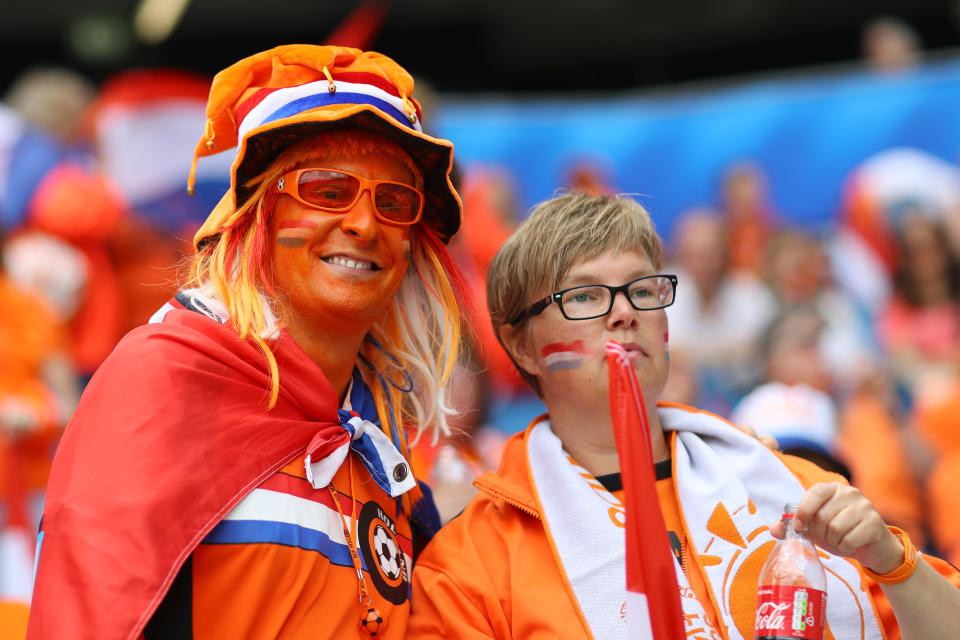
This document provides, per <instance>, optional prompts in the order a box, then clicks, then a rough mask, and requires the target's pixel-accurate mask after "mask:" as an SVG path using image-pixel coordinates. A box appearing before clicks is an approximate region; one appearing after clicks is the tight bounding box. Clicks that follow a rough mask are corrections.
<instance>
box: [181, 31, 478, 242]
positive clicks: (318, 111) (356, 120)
mask: <svg viewBox="0 0 960 640" xmlns="http://www.w3.org/2000/svg"><path fill="white" fill-rule="evenodd" d="M412 92H413V78H412V77H411V76H410V74H409V73H407V72H406V71H405V70H404V69H403V67H401V66H400V65H398V64H397V63H396V62H394V61H393V60H391V59H390V58H388V57H387V56H384V55H382V54H379V53H374V52H372V51H361V50H360V49H354V48H350V47H336V46H318V45H304V44H294V45H284V46H280V47H276V48H273V49H270V50H268V51H262V52H260V53H257V54H255V55H252V56H250V57H248V58H244V59H243V60H240V61H239V62H236V63H234V64H233V65H231V66H229V67H227V68H226V69H224V70H223V71H221V72H220V73H218V74H217V75H216V76H214V78H213V84H212V85H211V87H210V98H209V100H208V101H207V124H206V127H205V130H204V133H203V137H201V138H200V141H199V142H198V143H197V146H196V149H195V151H194V161H193V167H194V169H195V168H196V163H197V159H198V158H200V157H201V156H209V155H213V154H215V153H220V152H221V151H225V150H227V149H231V148H233V147H237V157H236V159H235V160H234V161H233V166H232V167H231V171H230V191H229V192H227V194H226V195H225V196H224V198H223V199H222V200H221V201H220V203H219V204H218V205H217V206H216V207H214V209H213V211H212V212H211V213H210V215H209V216H208V217H207V220H206V222H204V224H203V226H202V227H201V228H200V230H199V231H198V232H197V234H196V236H194V246H196V247H199V246H200V245H201V244H202V243H203V242H204V241H205V240H207V239H210V238H213V237H214V236H216V235H217V234H219V233H220V232H221V231H222V230H223V229H224V225H226V224H229V222H228V220H229V219H230V217H231V214H232V213H233V212H234V211H235V210H236V209H237V207H238V206H239V205H241V204H243V203H244V202H245V201H246V199H247V198H248V197H249V196H250V191H251V190H250V189H249V188H248V187H247V182H248V181H249V180H250V179H251V178H253V177H254V176H256V175H258V174H260V173H261V172H262V171H264V170H265V169H266V168H267V167H268V166H269V165H270V163H271V162H272V161H273V160H274V159H275V158H276V157H277V156H278V155H279V154H280V153H282V151H283V149H284V148H285V147H287V146H288V145H289V144H291V143H292V142H295V141H296V140H298V139H301V138H303V137H304V136H308V135H311V134H314V133H318V132H320V131H323V130H324V129H328V128H339V127H357V128H360V129H366V130H369V131H373V132H374V133H378V134H380V135H382V136H385V137H387V138H389V139H391V140H394V141H395V142H397V143H398V144H399V145H400V146H401V147H402V148H403V149H404V150H405V151H406V152H407V153H408V154H410V157H411V158H412V159H413V161H414V163H415V164H416V165H417V167H419V169H420V171H421V173H422V174H423V183H424V187H423V188H424V195H425V196H426V204H425V206H424V221H425V222H426V223H427V224H428V225H430V227H432V228H433V229H434V230H436V231H437V233H438V234H439V235H440V237H441V238H443V239H444V241H447V240H449V239H450V238H451V237H452V236H453V234H454V233H456V232H457V229H459V227H460V219H461V215H462V205H461V203H460V197H459V196H458V195H457V192H456V190H455V189H454V188H453V184H452V182H451V181H450V172H451V170H452V168H453V144H452V143H451V142H450V141H448V140H443V139H441V138H434V137H431V136H429V135H427V134H425V133H424V132H423V129H422V128H421V126H420V105H419V104H418V103H417V102H416V101H415V100H414V99H413V98H412V97H411V93H412ZM194 169H192V170H191V172H190V178H189V181H188V185H187V190H188V191H191V192H192V189H193V180H194Z"/></svg>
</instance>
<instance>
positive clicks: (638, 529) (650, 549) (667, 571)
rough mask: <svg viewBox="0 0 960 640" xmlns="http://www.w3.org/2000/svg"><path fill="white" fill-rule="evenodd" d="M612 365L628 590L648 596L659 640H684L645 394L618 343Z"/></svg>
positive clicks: (610, 349)
mask: <svg viewBox="0 0 960 640" xmlns="http://www.w3.org/2000/svg"><path fill="white" fill-rule="evenodd" d="M607 365H608V368H609V375H610V414H611V419H612V421H613V433H614V436H615V438H616V441H617V454H618V456H619V458H620V476H621V479H622V480H623V493H624V500H623V503H624V509H625V510H626V517H627V531H626V536H627V590H628V591H632V592H634V593H642V594H644V595H646V597H647V603H648V605H649V611H650V627H651V629H652V630H653V637H654V640H683V639H684V638H685V637H686V633H685V631H684V624H683V608H682V606H681V604H680V591H679V587H678V585H677V574H676V571H675V569H674V564H673V563H674V559H673V553H672V552H671V551H670V542H669V540H668V539H667V526H666V523H665V522H664V520H663V513H662V512H661V511H660V499H659V498H658V497H657V488H656V477H655V474H654V470H653V449H652V448H651V443H650V424H649V422H648V421H647V410H646V405H645V404H644V402H643V392H642V391H641V389H640V384H639V382H637V374H636V372H635V371H634V370H633V365H632V364H631V362H630V359H629V358H628V357H627V353H626V351H625V350H624V349H623V347H621V346H620V345H619V344H617V343H616V342H612V341H611V342H608V343H607ZM630 615H631V612H629V611H628V612H627V616H630Z"/></svg>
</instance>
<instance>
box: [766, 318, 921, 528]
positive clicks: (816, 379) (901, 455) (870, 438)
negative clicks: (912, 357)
mask: <svg viewBox="0 0 960 640" xmlns="http://www.w3.org/2000/svg"><path fill="white" fill-rule="evenodd" d="M826 327H827V322H826V321H825V319H824V318H823V316H822V315H821V314H820V312H819V311H818V310H817V309H816V308H815V307H814V306H811V305H804V306H798V307H793V308H790V309H788V310H786V311H784V312H782V313H781V314H780V315H778V316H777V317H776V318H775V319H774V320H773V321H772V322H771V324H770V326H769V327H768V328H767V330H766V332H765V334H764V339H763V341H762V345H763V349H762V354H763V363H764V373H765V379H766V380H767V381H768V382H771V383H780V384H783V385H787V386H790V387H794V386H799V385H802V386H806V387H809V388H810V389H813V390H816V391H819V392H823V393H826V394H828V395H829V396H830V397H831V398H832V400H833V402H834V403H836V407H837V415H838V417H837V421H838V424H839V429H838V433H837V436H836V440H835V442H834V443H833V444H832V446H831V447H828V448H827V449H828V451H829V452H830V453H831V455H832V456H835V457H836V459H837V461H839V462H840V463H842V464H843V465H845V466H846V467H847V469H849V473H850V476H851V477H852V480H853V484H854V485H856V486H857V488H859V489H860V490H861V491H863V493H864V494H865V495H866V496H867V497H868V498H870V500H871V501H872V502H873V503H874V505H875V506H876V508H877V511H879V512H880V514H881V515H882V516H883V517H884V519H885V520H886V521H887V522H890V523H892V524H896V525H897V526H899V527H901V528H903V529H904V530H906V531H908V532H909V533H910V536H911V537H913V538H914V539H915V540H917V541H919V542H918V544H920V545H923V544H924V542H925V540H926V535H925V528H924V525H923V508H922V503H921V498H920V492H919V487H918V482H917V478H916V476H915V474H914V471H913V466H912V463H911V455H910V453H909V449H910V447H911V437H910V434H909V433H906V432H905V431H904V430H903V429H902V428H901V427H900V426H899V424H898V421H897V415H898V414H896V413H895V412H894V408H893V407H892V406H891V402H890V394H889V392H888V388H889V381H887V380H885V379H884V376H883V373H882V371H877V372H875V376H874V377H873V378H871V379H869V380H868V379H863V380H861V382H860V385H859V386H858V387H857V388H856V389H855V390H853V391H852V392H850V393H847V394H844V395H838V394H837V393H836V385H835V384H834V379H833V375H832V370H831V367H830V366H829V361H828V358H827V357H826V353H825V349H824V346H825V344H826V343H825V341H824V340H823V333H824V330H825V329H826ZM812 395H814V394H810V393H807V396H812ZM800 397H803V396H802V394H800V393H798V394H797V396H796V397H795V398H794V399H795V400H796V399H797V398H800ZM808 411H812V409H808ZM783 419H784V420H786V419H787V418H785V417H784V418H783ZM749 426H752V427H753V428H754V429H756V430H757V431H758V432H759V433H764V430H763V428H762V426H761V425H758V424H750V425H749ZM818 428H820V429H822V428H823V426H822V425H821V426H820V427H818ZM824 462H825V463H828V464H829V463H830V461H828V460H825V461H824Z"/></svg>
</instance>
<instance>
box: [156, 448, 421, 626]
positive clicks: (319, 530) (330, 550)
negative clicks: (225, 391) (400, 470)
mask: <svg viewBox="0 0 960 640" xmlns="http://www.w3.org/2000/svg"><path fill="white" fill-rule="evenodd" d="M351 455H355V454H351ZM351 471H352V473H353V474H354V476H355V477H354V479H353V483H352V484H353V490H354V491H355V495H353V496H351V495H350V487H351V478H350V474H351ZM333 485H334V486H335V487H336V490H337V493H338V501H339V503H340V504H339V506H340V509H342V511H343V516H344V520H345V521H346V524H347V526H348V527H350V529H351V533H350V535H351V538H352V540H353V542H354V544H356V545H357V546H358V551H359V556H360V562H361V566H362V570H363V576H364V581H365V583H366V588H367V592H368V594H369V596H370V598H371V599H372V601H373V606H374V607H376V608H377V609H378V610H379V611H380V613H381V614H383V617H384V618H385V619H386V626H385V630H384V632H383V634H382V635H378V636H377V637H382V638H403V637H404V634H405V630H406V626H407V617H408V614H409V601H408V596H409V580H410V570H411V565H412V556H413V544H412V542H411V531H410V524H409V521H408V520H407V518H406V516H404V515H403V514H400V513H398V512H397V503H396V501H395V500H394V499H392V498H390V497H389V496H388V495H387V494H386V493H385V492H384V491H383V490H382V489H380V488H379V487H378V486H377V485H376V483H374V482H372V481H370V479H369V477H368V475H367V472H366V470H365V469H364V468H363V466H362V465H361V464H360V463H359V461H356V462H355V463H350V464H344V465H342V466H341V468H340V470H339V471H338V472H337V474H336V475H335V476H334V480H333ZM354 507H355V508H354ZM355 520H356V522H354V521H355ZM185 572H189V574H190V577H189V580H187V577H186V575H185ZM358 593H359V581H358V579H357V574H356V571H355V570H354V566H353V561H352V559H351V555H350V547H349V546H348V543H347V540H346V538H345V536H344V531H343V522H342V521H341V517H340V512H339V511H338V509H337V503H336V502H335V501H334V498H333V494H332V493H331V491H330V490H329V489H327V488H324V489H314V488H313V487H312V486H311V485H310V483H309V482H308V481H307V479H306V474H305V471H304V459H303V456H301V457H299V458H297V459H296V460H294V461H293V462H291V463H289V464H288V465H286V466H285V467H284V468H283V469H281V470H280V471H279V472H278V473H276V474H275V475H273V476H271V477H270V478H268V479H267V480H266V481H265V482H264V483H263V484H261V485H260V486H259V487H257V488H256V489H254V490H253V491H252V492H251V493H250V494H249V495H247V496H246V497H245V498H244V499H243V500H241V501H240V503H239V504H237V506H236V507H234V508H233V510H231V511H230V512H229V513H228V514H227V515H226V516H225V517H224V518H223V520H221V521H220V522H219V523H218V524H217V526H216V527H215V528H214V529H213V530H212V531H211V532H210V533H209V534H208V535H207V537H206V538H205V539H204V541H203V542H202V543H201V544H200V546H198V547H197V549H196V550H195V551H194V552H193V556H192V560H191V562H188V563H187V564H186V565H185V569H184V570H182V572H181V576H180V577H179V578H178V579H177V582H176V583H175V585H174V587H173V588H172V589H171V592H170V593H169V594H168V596H167V599H166V600H165V602H164V604H162V605H161V606H160V608H159V609H158V610H157V612H156V614H155V615H154V619H153V620H152V621H151V623H150V624H149V625H148V626H147V628H146V630H145V633H144V635H145V637H146V638H147V640H149V639H150V638H151V637H153V636H156V637H167V636H168V635H169V633H170V632H172V631H173V630H182V631H180V633H181V634H183V635H185V634H186V633H190V634H191V635H189V636H186V637H192V638H196V639H202V638H241V637H243V638H264V639H266V638H288V639H294V638H310V639H311V640H312V639H316V638H354V637H355V638H369V637H370V636H369V634H367V633H366V632H365V631H364V630H362V629H361V628H360V625H359V622H360V617H361V614H362V613H363V611H365V610H366V608H363V609H361V605H360V600H359V597H358ZM178 637H179V636H178Z"/></svg>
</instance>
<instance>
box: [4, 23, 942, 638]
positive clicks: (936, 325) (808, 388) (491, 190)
mask: <svg viewBox="0 0 960 640" xmlns="http://www.w3.org/2000/svg"><path fill="white" fill-rule="evenodd" d="M894 26H896V25H893V26H891V25H889V24H888V25H886V28H888V29H893V28H894ZM878 28H879V27H878ZM901 35H902V34H901ZM877 37H878V38H880V37H881V36H877ZM875 46H877V47H879V49H878V52H877V54H876V55H877V56H878V60H881V59H894V60H895V62H893V63H888V64H887V66H888V67H892V66H896V65H897V64H904V62H903V60H904V58H903V56H902V55H901V57H900V58H897V57H896V53H897V52H896V51H894V52H892V53H891V52H890V51H889V50H888V49H883V47H882V46H881V45H875ZM883 56H886V58H883ZM908 62H912V58H911V59H909V60H908ZM877 64H878V65H879V64H881V62H878V63H877ZM207 86H208V81H207V80H206V79H203V78H197V77H194V76H191V75H190V74H185V73H179V72H163V73H153V74H151V73H146V74H144V73H139V72H131V73H129V74H121V76H119V77H118V78H116V79H114V80H113V81H111V82H109V83H106V84H104V86H102V87H95V86H93V85H92V84H91V83H89V82H87V81H86V80H84V79H83V78H81V77H79V76H78V75H77V74H74V73H72V72H69V71H66V70H63V69H40V70H35V71H31V72H28V73H25V74H24V75H23V76H22V77H21V78H20V79H19V80H18V81H17V82H16V83H15V84H14V85H13V86H12V87H11V88H10V89H9V91H8V92H7V93H6V95H5V96H4V99H3V101H2V102H0V258H2V259H0V361H2V362H3V367H2V369H0V536H3V537H2V538H0V626H2V620H3V618H2V616H3V606H4V605H3V602H4V601H6V600H17V599H20V600H21V601H22V600H26V601H29V589H30V586H29V585H30V580H31V578H30V576H31V575H32V569H33V567H32V560H30V561H23V562H19V564H18V561H17V560H16V558H17V557H19V558H21V559H23V558H30V557H32V555H31V554H32V547H33V539H34V537H35V532H36V530H37V524H38V522H37V519H38V518H39V514H40V506H41V504H42V491H43V486H44V483H45V479H46V474H47V472H48V469H49V464H50V461H51V458H52V454H53V451H54V448H55V446H56V442H57V439H58V436H59V434H60V433H61V431H62V429H63V428H64V426H65V425H66V424H67V422H68V420H69V418H70V415H71V413H72V411H73V409H74V408H75V407H76V404H77V402H78V399H79V397H80V393H81V392H82V389H83V387H84V385H85V383H86V382H87V381H88V380H89V378H90V376H92V375H93V374H94V372H95V371H96V369H97V367H98V366H99V364H100V363H101V362H102V361H103V360H104V359H105V358H106V357H107V356H108V355H109V353H110V351H111V349H112V348H113V346H114V345H115V344H116V342H117V341H118V340H119V338H120V337H121V336H122V335H123V334H124V333H125V332H126V331H129V330H130V329H132V328H133V327H135V326H137V325H139V324H142V323H144V322H146V321H147V319H148V318H149V317H150V315H151V314H152V313H153V311H154V310H156V309H157V308H158V307H160V306H161V305H162V304H163V303H164V302H165V301H166V300H167V299H168V298H169V297H170V296H171V295H172V293H174V292H175V291H176V289H177V267H178V264H179V263H180V262H181V260H182V258H183V257H184V255H185V254H186V252H188V251H190V250H191V244H190V243H191V239H192V236H193V233H194V231H195V230H196V228H197V227H198V226H199V224H200V223H201V222H202V220H203V218H204V217H205V215H206V213H207V212H208V211H209V209H210V207H211V206H212V203H213V202H215V200H216V194H217V189H218V188H220V189H221V190H222V189H223V188H225V183H224V185H219V183H218V182H217V177H218V176H223V175H225V172H224V171H220V172H219V173H218V168H216V167H214V168H212V169H210V170H209V176H210V177H211V179H210V180H209V181H205V180H204V168H203V167H200V168H199V169H198V174H197V190H198V195H197V196H195V198H194V199H193V200H190V199H187V198H186V197H185V196H184V195H183V193H182V192H183V189H184V184H185V180H183V179H182V177H183V176H181V175H180V173H181V172H182V171H183V170H184V167H185V166H186V165H188V164H189V157H190V152H191V147H192V144H193V143H194V141H195V140H196V138H197V137H199V133H200V132H198V131H195V130H194V127H193V126H189V127H187V130H186V133H185V134H183V135H181V133H183V130H182V125H181V124H180V123H181V121H185V122H189V123H190V125H193V124H194V123H195V122H196V120H193V119H191V118H193V116H194V115H195V110H196V109H197V108H200V109H201V110H202V104H203V101H204V100H205V98H206V87H207ZM158 96H161V97H162V98H163V100H158ZM198 105H199V106H198ZM425 106H427V107H428V105H425ZM161 107H162V108H161ZM426 111H427V113H429V108H427V109H426ZM180 116H184V117H180ZM186 116H189V117H186ZM141 117H147V118H149V122H151V123H152V124H151V126H150V127H146V130H145V128H144V126H143V124H142V121H141V120H139V119H138V118H141ZM199 121H200V122H202V115H201V119H200V120H199ZM178 127H179V128H178ZM150 132H152V133H150ZM184 135H185V136H186V138H185V139H186V140H187V142H186V146H185V147H184V148H182V149H179V150H178V151H179V155H177V154H176V153H173V152H170V153H165V152H161V151H160V148H161V147H162V146H163V145H164V144H180V140H183V139H184ZM145 136H146V137H145ZM958 151H960V150H958ZM184 158H186V161H184V160H183V159H184ZM219 169H221V170H222V169H223V168H222V167H220V168H219ZM716 178H717V184H718V188H717V190H716V197H715V199H714V201H711V202H703V203H701V204H700V205H699V206H697V207H695V208H691V209H689V210H687V211H684V212H681V213H680V214H679V215H677V216H676V218H675V219H673V220H671V227H672V228H669V229H668V228H661V229H660V231H661V233H662V235H664V236H665V237H666V238H667V239H668V254H667V258H668V260H667V264H666V266H665V267H664V269H663V271H664V273H674V274H676V275H677V276H678V278H679V285H678V289H677V301H676V304H675V305H674V306H673V307H671V308H669V309H668V318H669V322H670V333H669V348H670V356H671V374H670V379H669V381H668V387H667V390H666V393H665V396H666V397H668V398H669V400H670V401H672V402H680V403H689V404H692V405H695V406H698V407H702V408H705V409H707V410H710V411H712V412H714V413H716V414H718V415H720V416H722V417H725V418H728V419H730V420H731V421H732V422H734V423H735V424H740V425H745V426H749V427H752V428H753V429H754V430H755V431H757V432H758V433H769V434H772V435H774V436H775V437H777V438H778V440H779V442H780V446H781V449H782V450H783V451H785V452H788V453H793V454H795V455H802V456H805V457H808V458H810V459H812V460H814V461H816V462H817V463H818V464H820V465H821V466H824V467H826V468H829V469H832V470H834V471H836V472H837V473H840V474H842V475H844V476H846V477H847V478H848V479H850V480H851V481H852V482H853V483H854V484H856V485H857V486H858V487H860V488H861V489H862V490H863V492H864V493H865V494H866V495H867V496H868V497H869V498H870V499H871V500H872V501H873V502H874V504H875V505H876V506H877V508H878V510H879V511H880V513H881V515H883V517H884V518H885V520H886V521H887V522H889V523H891V524H895V525H897V526H900V527H901V528H903V529H905V530H906V531H908V532H909V534H910V536H911V538H912V539H913V540H914V541H917V543H918V546H923V547H925V548H927V549H928V550H931V551H936V552H937V553H938V554H939V555H941V557H945V558H948V559H950V560H952V561H953V562H954V563H955V564H960V522H958V520H960V515H958V514H960V494H958V492H956V491H954V490H952V487H953V486H956V485H957V484H958V483H960V428H958V427H957V426H956V425H955V422H956V421H960V271H958V265H960V168H958V167H957V166H954V165H953V164H951V163H948V162H945V161H943V160H942V159H939V158H935V157H932V156H930V155H928V154H926V153H924V152H922V151H919V150H915V149H890V150H888V151H885V152H883V153H881V154H878V155H877V156H875V157H873V158H869V159H867V160H866V161H865V162H864V163H863V164H862V165H861V166H860V167H858V168H857V170H856V171H855V172H853V173H852V174H851V175H849V176H843V177H838V178H842V179H843V180H844V184H845V190H844V195H843V198H842V201H840V202H837V203H836V212H835V224H834V225H833V226H832V227H831V228H830V229H826V230H824V229H817V230H811V229H807V228H802V227H798V226H795V225H792V224H790V223H789V222H788V221H789V220H790V219H791V216H790V215H789V212H782V211H777V210H776V208H775V207H774V205H773V202H774V201H775V198H774V196H775V194H773V193H771V187H770V185H769V184H768V181H767V178H766V175H765V173H764V167H762V166H760V165H758V164H756V163H755V162H752V161H751V160H750V159H744V160H738V161H736V162H734V163H731V165H730V166H728V167H727V168H726V169H725V171H724V172H723V174H722V175H719V176H716ZM457 180H458V182H459V187H460V193H461V195H462V198H463V202H464V210H465V214H464V222H463V227H462V231H461V233H460V234H459V235H458V236H457V237H456V239H455V240H454V242H453V244H452V247H451V249H452V251H453V253H454V255H455V256H456V258H457V259H458V261H459V263H460V266H461V267H462V269H463V271H464V273H465V275H466V277H467V278H468V280H469V282H470V287H469V289H470V290H471V291H472V293H473V296H474V297H473V299H471V300H467V301H466V308H467V311H468V313H469V314H470V316H471V320H472V321H473V331H472V333H471V335H470V338H469V340H470V342H471V344H470V345H469V349H468V351H469V354H470V357H469V358H468V360H467V361H466V362H464V363H463V364H462V365H461V367H460V369H459V370H458V372H457V374H456V375H457V382H456V385H455V398H454V404H455V405H456V407H457V408H458V409H459V410H460V412H461V413H460V416H459V417H458V419H457V423H456V428H457V429H458V430H459V431H458V433H457V434H456V435H455V436H454V437H453V438H451V439H449V440H448V441H443V442H431V441H429V439H427V438H422V439H421V440H420V441H419V443H418V445H417V446H416V448H415V450H414V458H415V459H414V461H413V464H414V466H415V467H416V468H417V469H419V473H420V475H421V476H422V477H424V478H425V479H426V480H427V481H428V482H429V483H430V484H431V485H432V486H433V487H434V493H435V497H436V499H437V502H438V505H439V507H440V510H441V514H442V515H443V517H444V518H445V519H448V518H450V517H452V516H454V515H456V513H458V512H459V510H460V509H461V508H462V507H463V506H464V505H465V504H466V502H467V501H468V500H469V498H470V497H471V496H472V493H473V488H472V485H471V482H472V480H473V478H474V477H475V476H476V475H477V474H478V473H481V472H483V471H486V470H491V469H494V468H495V467H496V465H497V461H498V457H499V451H500V447H501V446H502V445H503V442H504V441H505V439H506V438H507V437H508V436H509V435H510V434H511V433H514V432H516V431H519V430H521V429H523V428H524V427H526V425H527V423H528V422H529V421H530V419H532V418H533V417H535V416H536V415H537V414H538V413H539V412H541V411H542V405H541V404H540V403H539V400H538V399H537V398H536V397H535V396H533V395H532V392H530V390H529V388H528V387H527V385H526V384H525V383H524V382H523V381H522V380H521V378H520V377H519V375H518V374H517V373H516V372H515V370H514V367H513V365H512V363H511V362H510V360H509V358H508V357H507V355H506V354H505V353H504V351H503V350H502V349H501V348H500V347H499V345H498V344H497V340H496V338H495V336H494V335H493V332H492V330H491V328H490V323H489V321H488V320H487V318H486V302H485V285H484V280H485V274H486V267H487V264H488V263H489V261H490V259H491V258H492V257H493V255H494V253H495V252H496V250H497V249H498V248H499V246H500V244H501V243H502V242H503V240H504V239H505V238H506V237H507V236H508V235H509V234H510V233H511V231H512V229H513V228H514V226H515V225H516V224H517V222H518V221H519V220H520V219H521V218H522V216H523V215H524V211H522V210H521V208H520V206H519V205H518V202H517V198H516V193H517V184H516V182H515V181H516V178H515V177H514V176H512V175H510V174H509V173H508V172H507V171H505V170H503V169H502V168H498V167H492V166H480V165H475V164H465V165H461V166H459V167H458V175H457ZM563 183H564V184H558V185H557V186H558V187H566V188H569V189H580V190H585V191H590V192H593V193H600V192H615V191H618V190H626V191H629V186H630V185H616V184H612V179H611V177H610V175H609V172H608V171H606V170H605V169H604V168H603V167H601V166H599V165H597V166H591V165H590V164H583V165H579V166H576V167H574V168H572V169H571V170H570V172H569V174H568V175H567V176H565V177H564V179H563ZM221 192H222V191H221ZM654 217H655V218H656V216H654ZM18 554H19V556H18Z"/></svg>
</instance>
